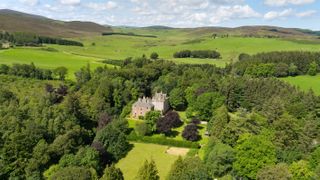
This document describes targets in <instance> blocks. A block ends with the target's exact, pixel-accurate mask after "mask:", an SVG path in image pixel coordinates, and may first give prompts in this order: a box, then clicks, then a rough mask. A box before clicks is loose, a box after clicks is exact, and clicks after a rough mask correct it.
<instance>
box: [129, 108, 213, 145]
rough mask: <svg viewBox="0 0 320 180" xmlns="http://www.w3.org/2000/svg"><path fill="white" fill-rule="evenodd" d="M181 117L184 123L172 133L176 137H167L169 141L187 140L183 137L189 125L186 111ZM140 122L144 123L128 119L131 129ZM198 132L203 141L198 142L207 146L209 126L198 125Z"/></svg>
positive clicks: (156, 135) (157, 135) (182, 112)
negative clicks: (206, 134)
mask: <svg viewBox="0 0 320 180" xmlns="http://www.w3.org/2000/svg"><path fill="white" fill-rule="evenodd" d="M178 113H179V115H180V118H181V120H182V121H183V122H184V123H183V125H182V126H180V127H178V128H173V129H172V131H173V132H174V133H173V134H174V136H171V137H167V138H169V139H174V140H179V141H185V139H183V137H182V132H183V130H184V128H185V127H186V126H187V125H188V123H187V120H188V119H187V117H186V114H185V112H184V111H180V112H178ZM139 122H143V120H137V119H128V123H129V127H130V128H133V129H134V128H135V125H136V123H139ZM198 130H199V134H200V136H201V140H199V141H198V143H199V144H206V142H207V141H208V137H207V136H205V133H206V130H207V126H206V125H205V124H199V125H198ZM162 136H164V135H163V134H153V135H152V137H162Z"/></svg>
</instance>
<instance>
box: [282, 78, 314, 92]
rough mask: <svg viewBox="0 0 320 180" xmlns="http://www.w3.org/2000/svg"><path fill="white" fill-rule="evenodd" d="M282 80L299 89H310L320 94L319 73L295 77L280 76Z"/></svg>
mask: <svg viewBox="0 0 320 180" xmlns="http://www.w3.org/2000/svg"><path fill="white" fill-rule="evenodd" d="M282 80H284V81H286V82H288V83H290V84H292V85H294V86H297V87H299V88H300V89H301V90H304V91H309V90H310V89H312V91H313V92H314V93H315V94H316V95H320V75H317V76H308V75H305V76H297V77H287V78H282Z"/></svg>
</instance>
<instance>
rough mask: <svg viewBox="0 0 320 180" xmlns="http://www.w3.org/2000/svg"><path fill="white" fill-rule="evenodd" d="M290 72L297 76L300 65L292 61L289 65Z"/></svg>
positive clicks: (291, 74)
mask: <svg viewBox="0 0 320 180" xmlns="http://www.w3.org/2000/svg"><path fill="white" fill-rule="evenodd" d="M288 74H289V75H290V76H296V75H298V67H297V66H296V65H295V64H294V63H291V64H290V65H289V68H288Z"/></svg>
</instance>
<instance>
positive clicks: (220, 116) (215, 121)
mask: <svg viewBox="0 0 320 180" xmlns="http://www.w3.org/2000/svg"><path fill="white" fill-rule="evenodd" d="M229 121H230V117H229V112H228V109H227V107H226V106H221V107H220V108H218V109H217V110H215V112H214V115H213V117H212V118H211V120H210V121H209V123H208V127H207V129H208V131H209V133H210V134H211V135H212V136H215V137H217V138H219V137H220V135H221V133H222V131H223V129H224V128H225V127H226V125H227V124H228V123H229Z"/></svg>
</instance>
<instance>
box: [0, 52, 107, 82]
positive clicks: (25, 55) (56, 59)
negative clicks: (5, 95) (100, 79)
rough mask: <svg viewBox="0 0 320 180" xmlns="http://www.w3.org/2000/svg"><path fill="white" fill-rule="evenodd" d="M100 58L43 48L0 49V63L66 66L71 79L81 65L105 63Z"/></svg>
mask: <svg viewBox="0 0 320 180" xmlns="http://www.w3.org/2000/svg"><path fill="white" fill-rule="evenodd" d="M101 60H102V59H98V58H93V57H83V56H78V55H73V54H69V53H66V52H62V51H58V52H50V51H46V50H43V48H15V49H9V50H2V51H0V64H9V65H11V64H13V63H21V64H30V63H31V62H33V63H34V64H35V65H36V66H37V67H41V68H47V69H54V68H55V67H59V66H64V67H66V68H68V70H69V73H68V78H69V79H73V78H74V73H75V72H76V71H78V70H79V69H80V68H81V67H83V66H86V65H87V64H88V63H89V64H90V66H91V68H92V69H95V68H96V67H98V66H104V65H105V64H103V63H101V62H99V61H101Z"/></svg>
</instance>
